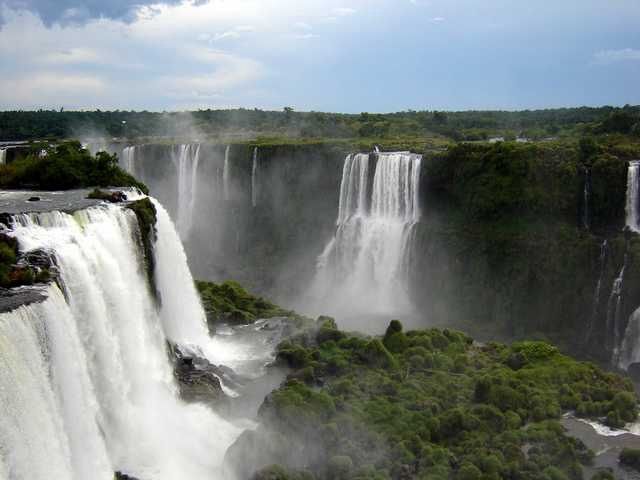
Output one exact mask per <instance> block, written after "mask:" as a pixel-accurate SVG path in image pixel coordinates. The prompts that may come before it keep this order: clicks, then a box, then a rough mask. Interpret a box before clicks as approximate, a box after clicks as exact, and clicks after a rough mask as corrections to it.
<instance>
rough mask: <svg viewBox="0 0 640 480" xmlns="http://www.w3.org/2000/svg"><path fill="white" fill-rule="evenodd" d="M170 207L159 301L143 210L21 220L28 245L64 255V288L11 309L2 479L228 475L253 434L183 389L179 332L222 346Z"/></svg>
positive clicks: (0, 347) (3, 373) (4, 317)
mask: <svg viewBox="0 0 640 480" xmlns="http://www.w3.org/2000/svg"><path fill="white" fill-rule="evenodd" d="M156 207H157V208H158V222H157V226H156V227H157V235H158V241H157V244H156V248H155V263H156V287H157V289H158V293H159V296H160V298H161V301H162V307H161V308H160V310H159V311H158V308H157V306H156V303H155V301H154V299H153V297H152V296H151V294H150V289H149V286H148V283H147V276H146V275H145V272H144V269H143V266H142V257H141V251H140V247H139V245H138V241H137V222H136V219H135V216H134V215H133V213H132V212H131V211H129V210H126V209H123V208H121V207H117V206H111V205H109V206H99V207H94V208H90V209H88V210H84V211H80V212H76V213H75V214H74V215H68V214H65V213H60V212H52V213H42V214H31V215H21V216H16V217H14V221H13V226H12V228H11V235H13V236H15V237H16V238H18V240H19V242H20V245H21V247H22V248H23V249H25V250H31V249H45V250H48V251H51V252H52V253H53V254H54V255H55V258H56V264H57V266H58V268H59V270H60V281H59V283H60V285H62V288H63V290H62V291H61V290H60V289H59V288H58V287H57V286H56V285H55V284H53V285H52V286H50V287H48V298H47V300H45V301H44V302H43V303H40V304H32V305H29V306H24V307H20V308H18V309H17V310H14V311H12V312H10V313H4V314H0V351H2V355H0V404H1V405H2V415H0V478H3V479H4V478H7V479H16V480H17V479H29V480H45V479H46V480H48V479H60V480H84V479H88V478H95V479H103V480H112V479H113V472H114V471H116V470H119V471H123V472H126V473H128V474H130V475H133V476H135V477H137V478H141V479H154V480H174V479H176V478H190V479H195V480H205V479H207V480H208V479H211V478H224V475H223V474H222V472H221V471H220V465H221V464H222V461H223V456H224V453H225V451H226V448H227V447H228V446H229V445H230V444H231V443H232V442H233V441H234V440H235V438H236V437H237V435H238V434H239V433H240V432H239V430H238V429H237V428H236V427H234V426H232V425H231V424H229V423H227V422H226V421H225V420H223V419H222V418H220V417H219V416H217V415H216V414H214V413H213V412H212V411H210V410H209V409H207V408H206V407H204V406H201V405H198V404H185V403H183V402H182V401H181V400H180V399H179V398H178V397H177V385H176V384H175V382H174V379H173V374H172V367H171V365H170V363H169V360H168V358H167V354H166V347H165V344H166V339H167V338H170V339H171V340H173V341H177V342H184V343H193V344H198V345H203V349H205V350H206V349H207V348H209V349H210V348H211V346H210V345H209V346H207V342H209V338H208V337H207V336H206V329H205V327H204V312H203V311H202V307H201V306H200V304H199V301H198V299H197V295H196V294H195V291H194V287H193V281H192V278H191V275H190V274H189V270H188V268H187V266H186V263H185V256H184V251H183V250H182V246H181V244H180V242H179V240H178V237H177V234H176V232H175V230H174V229H173V226H172V224H171V221H170V220H169V218H168V215H167V214H166V212H165V211H164V209H162V207H161V206H159V205H158V204H156Z"/></svg>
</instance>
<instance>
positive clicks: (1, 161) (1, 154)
mask: <svg viewBox="0 0 640 480" xmlns="http://www.w3.org/2000/svg"><path fill="white" fill-rule="evenodd" d="M6 163H7V149H6V148H0V165H5V164H6Z"/></svg>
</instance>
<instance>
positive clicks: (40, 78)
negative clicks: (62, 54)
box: [0, 71, 107, 108]
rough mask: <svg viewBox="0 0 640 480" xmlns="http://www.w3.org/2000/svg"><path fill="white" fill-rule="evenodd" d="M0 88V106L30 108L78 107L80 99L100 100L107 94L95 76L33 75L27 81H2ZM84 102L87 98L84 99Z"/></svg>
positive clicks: (8, 79)
mask: <svg viewBox="0 0 640 480" xmlns="http://www.w3.org/2000/svg"><path fill="white" fill-rule="evenodd" d="M2 86H3V87H4V88H0V105H11V104H14V105H25V106H29V107H31V108H35V107H37V106H51V105H64V104H70V103H72V102H73V103H72V104H73V105H78V103H77V101H78V99H79V98H81V97H79V96H78V93H79V92H82V96H87V95H88V96H94V97H95V96H99V95H102V94H103V93H104V92H105V91H106V90H107V84H106V82H105V81H104V80H103V79H101V78H100V77H98V76H95V75H81V74H68V75H62V74H60V73H59V72H49V71H44V72H35V73H32V74H30V75H29V76H27V77H17V76H16V77H13V78H5V79H3V81H2ZM85 98H86V97H85Z"/></svg>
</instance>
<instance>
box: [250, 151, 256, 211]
mask: <svg viewBox="0 0 640 480" xmlns="http://www.w3.org/2000/svg"><path fill="white" fill-rule="evenodd" d="M251 205H252V206H253V207H254V208H255V207H256V206H257V205H258V147H254V149H253V165H252V166H251Z"/></svg>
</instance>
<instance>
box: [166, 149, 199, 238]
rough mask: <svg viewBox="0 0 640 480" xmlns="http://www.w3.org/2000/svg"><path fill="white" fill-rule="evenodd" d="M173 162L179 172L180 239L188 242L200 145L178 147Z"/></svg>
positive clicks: (173, 155)
mask: <svg viewBox="0 0 640 480" xmlns="http://www.w3.org/2000/svg"><path fill="white" fill-rule="evenodd" d="M172 160H173V163H174V165H175V167H176V170H177V171H178V210H177V214H176V224H177V227H178V232H179V233H180V238H182V240H186V239H187V238H188V237H189V233H190V232H191V229H192V227H193V209H194V206H195V199H196V190H197V179H198V177H197V175H198V163H199V161H200V144H186V145H176V146H174V147H173V151H172Z"/></svg>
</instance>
